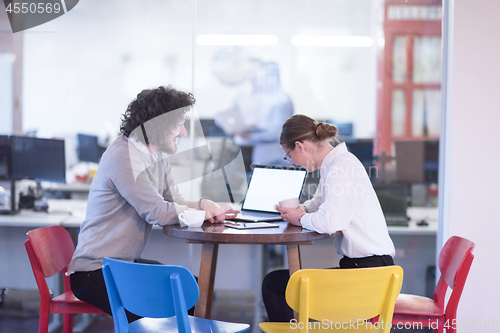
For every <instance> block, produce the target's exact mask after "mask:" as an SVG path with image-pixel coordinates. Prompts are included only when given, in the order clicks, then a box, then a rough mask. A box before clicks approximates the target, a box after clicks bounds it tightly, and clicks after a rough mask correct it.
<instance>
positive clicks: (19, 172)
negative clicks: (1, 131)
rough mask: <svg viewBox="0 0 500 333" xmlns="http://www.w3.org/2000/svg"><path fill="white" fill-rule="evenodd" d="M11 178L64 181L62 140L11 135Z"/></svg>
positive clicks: (64, 161)
mask: <svg viewBox="0 0 500 333" xmlns="http://www.w3.org/2000/svg"><path fill="white" fill-rule="evenodd" d="M10 150H11V175H10V178H11V179H12V180H21V179H33V180H35V181H50V182H58V183H65V182H66V160H65V154H64V140H57V139H41V138H34V137H26V136H11V137H10Z"/></svg>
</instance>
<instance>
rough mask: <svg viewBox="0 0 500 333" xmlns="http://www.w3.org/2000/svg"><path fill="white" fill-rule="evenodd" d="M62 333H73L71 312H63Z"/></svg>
mask: <svg viewBox="0 0 500 333" xmlns="http://www.w3.org/2000/svg"><path fill="white" fill-rule="evenodd" d="M63 333H73V314H72V313H65V314H64V326H63Z"/></svg>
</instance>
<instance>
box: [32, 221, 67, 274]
mask: <svg viewBox="0 0 500 333" xmlns="http://www.w3.org/2000/svg"><path fill="white" fill-rule="evenodd" d="M27 236H28V241H29V243H30V245H31V247H32V249H33V252H34V253H35V256H36V259H37V261H38V263H39V264H40V268H41V270H42V273H43V275H44V276H45V277H50V276H53V275H54V274H56V273H59V272H60V271H63V270H64V271H66V269H67V266H68V265H69V262H70V261H71V257H72V256H73V252H75V245H74V244H73V240H72V239H71V236H70V235H69V233H68V231H67V230H66V229H64V228H63V227H61V226H52V227H45V228H38V229H34V230H30V231H28V233H27ZM30 260H31V258H30Z"/></svg>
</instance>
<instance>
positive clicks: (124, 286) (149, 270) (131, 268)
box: [102, 258, 250, 333]
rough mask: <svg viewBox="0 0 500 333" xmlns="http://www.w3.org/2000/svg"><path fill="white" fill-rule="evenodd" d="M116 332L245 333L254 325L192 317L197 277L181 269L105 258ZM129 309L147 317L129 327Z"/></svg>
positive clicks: (105, 275) (196, 294)
mask: <svg viewBox="0 0 500 333" xmlns="http://www.w3.org/2000/svg"><path fill="white" fill-rule="evenodd" d="M102 272H103V274H104V281H105V282H106V289H107V291H108V297H109V303H110V305H111V311H112V313H113V321H114V325H115V332H116V333H122V332H135V333H138V332H141V333H142V332H179V333H190V332H193V333H197V332H203V333H206V332H214V333H216V332H221V333H222V332H234V333H236V332H244V331H246V330H247V329H248V328H249V327H250V325H248V324H236V323H226V322H222V321H215V320H210V319H203V318H197V317H193V316H188V314H187V310H188V309H189V308H191V307H193V306H194V305H195V304H196V302H197V301H198V298H199V297H200V290H199V288H198V283H197V282H196V280H195V279H194V276H193V274H191V272H189V271H188V270H187V269H186V268H184V267H180V266H166V265H150V264H139V263H133V262H128V261H121V260H115V259H110V258H104V265H103V266H102ZM125 309H127V310H128V311H130V312H132V313H134V314H136V315H138V316H141V317H145V318H142V319H139V320H136V321H134V322H132V323H130V324H129V323H128V320H127V316H126V314H125Z"/></svg>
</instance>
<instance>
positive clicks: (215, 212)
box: [200, 199, 239, 223]
mask: <svg viewBox="0 0 500 333" xmlns="http://www.w3.org/2000/svg"><path fill="white" fill-rule="evenodd" d="M200 207H201V208H202V209H203V210H204V211H205V219H206V220H207V221H208V222H210V223H223V222H224V221H225V220H226V219H228V218H234V217H235V216H236V214H238V213H239V211H237V210H234V209H233V208H232V207H231V206H229V205H228V204H220V205H218V204H216V203H215V202H213V201H212V200H208V199H204V200H202V201H201V205H200ZM226 213H227V214H228V216H227V217H226Z"/></svg>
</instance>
